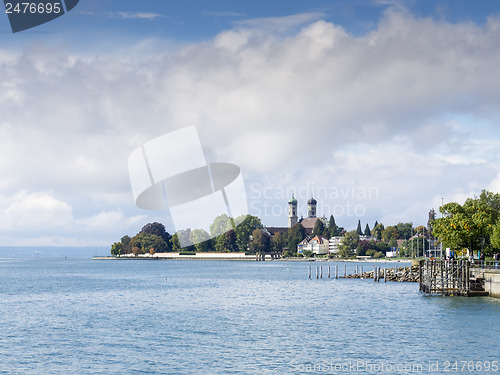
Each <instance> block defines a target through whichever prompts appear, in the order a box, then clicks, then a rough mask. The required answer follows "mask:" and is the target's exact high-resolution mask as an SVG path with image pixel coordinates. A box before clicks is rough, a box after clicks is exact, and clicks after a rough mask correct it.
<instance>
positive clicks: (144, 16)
mask: <svg viewBox="0 0 500 375" xmlns="http://www.w3.org/2000/svg"><path fill="white" fill-rule="evenodd" d="M105 16H106V17H109V18H118V19H125V20H127V19H139V20H149V21H152V20H155V19H157V18H163V17H165V16H164V15H162V14H159V13H151V12H106V13H105Z"/></svg>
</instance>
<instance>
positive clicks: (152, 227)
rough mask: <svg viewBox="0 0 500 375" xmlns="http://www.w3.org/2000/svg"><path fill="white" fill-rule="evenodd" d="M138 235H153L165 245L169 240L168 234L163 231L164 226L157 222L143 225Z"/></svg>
mask: <svg viewBox="0 0 500 375" xmlns="http://www.w3.org/2000/svg"><path fill="white" fill-rule="evenodd" d="M139 233H148V234H154V235H156V236H158V237H160V238H163V241H165V242H167V243H168V241H169V240H170V234H169V233H168V232H167V231H166V230H165V226H164V225H163V224H161V223H157V222H154V223H148V224H146V225H144V226H143V227H142V229H141V231H140V232H139Z"/></svg>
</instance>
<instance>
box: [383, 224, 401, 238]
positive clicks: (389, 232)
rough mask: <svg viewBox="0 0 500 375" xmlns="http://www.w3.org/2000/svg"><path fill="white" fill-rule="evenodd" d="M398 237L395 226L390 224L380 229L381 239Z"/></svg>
mask: <svg viewBox="0 0 500 375" xmlns="http://www.w3.org/2000/svg"><path fill="white" fill-rule="evenodd" d="M397 238H398V231H397V229H396V227H394V226H392V225H390V226H388V227H387V228H385V229H384V230H383V231H382V241H385V242H389V241H390V240H392V239H394V240H395V239H397Z"/></svg>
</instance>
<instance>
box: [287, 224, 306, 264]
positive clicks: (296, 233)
mask: <svg viewBox="0 0 500 375" xmlns="http://www.w3.org/2000/svg"><path fill="white" fill-rule="evenodd" d="M304 238H306V229H305V228H304V227H303V226H302V224H300V223H297V224H295V225H294V226H293V227H291V228H290V229H289V230H288V233H287V241H286V247H287V248H288V250H287V251H286V253H285V255H286V256H295V254H297V245H298V243H299V242H300V241H302V240H303V239H304Z"/></svg>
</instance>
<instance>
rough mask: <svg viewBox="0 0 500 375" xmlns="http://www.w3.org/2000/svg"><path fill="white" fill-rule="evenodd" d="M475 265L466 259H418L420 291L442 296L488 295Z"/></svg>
mask: <svg viewBox="0 0 500 375" xmlns="http://www.w3.org/2000/svg"><path fill="white" fill-rule="evenodd" d="M476 268H477V267H475V268H474V267H471V264H470V262H469V261H468V260H458V261H455V260H430V259H425V260H421V261H420V271H419V272H420V277H419V279H420V291H421V292H422V293H424V294H428V295H431V294H440V295H444V296H467V297H472V296H488V295H489V293H488V292H486V291H485V290H484V288H483V286H482V279H481V278H480V277H479V275H478V273H477V272H474V271H475V270H476Z"/></svg>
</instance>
